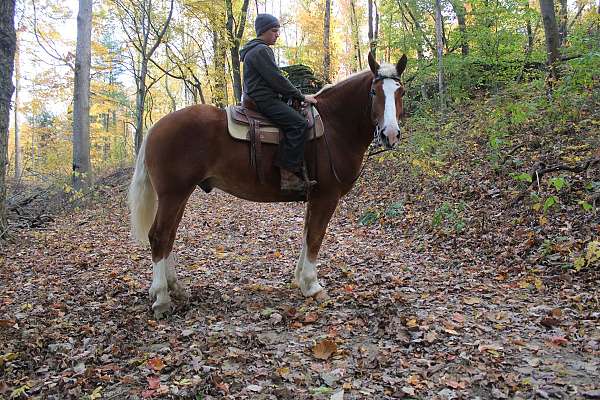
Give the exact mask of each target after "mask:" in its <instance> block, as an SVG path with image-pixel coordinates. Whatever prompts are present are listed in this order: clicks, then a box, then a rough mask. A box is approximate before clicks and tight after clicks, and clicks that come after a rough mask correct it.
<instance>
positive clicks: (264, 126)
mask: <svg viewBox="0 0 600 400" xmlns="http://www.w3.org/2000/svg"><path fill="white" fill-rule="evenodd" d="M234 107H235V108H236V109H235V110H234ZM239 109H240V107H239V106H228V107H226V108H225V111H226V112H227V130H228V131H229V134H230V135H231V137H233V138H234V139H238V140H247V141H249V140H250V135H249V134H248V132H249V130H250V126H249V125H248V124H245V123H240V122H237V121H236V120H235V119H234V115H236V111H237V110H239ZM311 111H312V113H313V115H314V130H313V129H307V130H306V132H307V135H308V140H311V139H315V138H318V137H321V136H323V131H324V130H325V127H324V126H323V120H322V119H321V115H319V112H318V111H317V109H316V108H315V107H313V106H311V107H310V109H309V112H311ZM263 118H264V117H263ZM259 131H260V141H261V142H262V143H272V144H278V143H279V135H280V132H279V128H277V127H276V126H274V125H273V124H272V123H271V122H268V121H267V120H266V119H263V120H260V126H259Z"/></svg>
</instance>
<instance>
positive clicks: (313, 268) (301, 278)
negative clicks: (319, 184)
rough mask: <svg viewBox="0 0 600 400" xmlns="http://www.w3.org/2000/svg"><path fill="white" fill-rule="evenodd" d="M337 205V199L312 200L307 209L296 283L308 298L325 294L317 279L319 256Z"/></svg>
mask: <svg viewBox="0 0 600 400" xmlns="http://www.w3.org/2000/svg"><path fill="white" fill-rule="evenodd" d="M337 203H338V199H337V198H324V199H323V198H321V199H311V200H310V201H309V203H308V205H307V208H306V217H305V220H304V243H303V244H302V251H301V253H300V258H299V259H298V264H297V266H296V272H295V280H296V283H297V284H298V286H300V290H301V291H302V294H303V295H304V296H306V297H309V296H314V295H316V294H319V293H321V292H323V287H322V286H321V284H320V283H319V280H318V278H317V255H318V254H319V249H320V248H321V243H323V238H324V237H325V231H326V230H327V224H329V220H330V219H331V216H332V215H333V212H334V211H335V207H336V206H337Z"/></svg>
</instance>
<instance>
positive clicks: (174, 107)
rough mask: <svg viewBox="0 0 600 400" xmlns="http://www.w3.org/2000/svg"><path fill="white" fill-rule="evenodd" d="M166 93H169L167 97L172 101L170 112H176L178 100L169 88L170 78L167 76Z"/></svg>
mask: <svg viewBox="0 0 600 400" xmlns="http://www.w3.org/2000/svg"><path fill="white" fill-rule="evenodd" d="M165 92H167V96H169V100H171V108H170V110H169V111H170V112H174V111H176V110H177V98H176V97H175V95H174V94H173V93H172V92H171V89H170V88H169V77H168V76H165Z"/></svg>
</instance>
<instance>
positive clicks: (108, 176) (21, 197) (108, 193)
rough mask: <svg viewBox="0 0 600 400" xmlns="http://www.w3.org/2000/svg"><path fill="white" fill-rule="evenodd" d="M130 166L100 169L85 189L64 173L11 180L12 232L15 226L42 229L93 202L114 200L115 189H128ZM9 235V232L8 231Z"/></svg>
mask: <svg viewBox="0 0 600 400" xmlns="http://www.w3.org/2000/svg"><path fill="white" fill-rule="evenodd" d="M130 176H131V168H117V169H112V170H107V171H104V172H103V173H101V174H100V175H99V176H98V177H97V178H96V180H95V182H94V184H93V185H92V186H91V187H90V188H89V189H88V190H84V191H77V190H74V189H73V187H72V185H71V183H70V179H69V178H68V177H66V176H64V175H53V176H37V177H36V178H35V179H32V180H29V181H21V182H18V183H16V182H9V186H8V192H7V210H8V227H9V232H10V231H12V230H15V229H31V228H35V229H43V228H44V227H45V226H46V225H47V224H48V223H49V222H52V221H54V220H55V219H57V218H62V217H65V216H66V215H68V213H70V212H73V211H76V210H79V209H83V208H86V207H89V206H90V205H92V204H95V203H99V202H105V201H115V199H114V195H115V193H116V192H115V190H116V191H117V192H123V191H125V190H126V187H127V184H128V182H129V178H130ZM9 235H10V233H9Z"/></svg>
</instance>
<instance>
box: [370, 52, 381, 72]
mask: <svg viewBox="0 0 600 400" xmlns="http://www.w3.org/2000/svg"><path fill="white" fill-rule="evenodd" d="M368 58H369V68H371V72H372V73H373V75H377V72H379V64H378V63H377V61H375V59H374V58H373V54H371V52H369V57H368Z"/></svg>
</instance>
